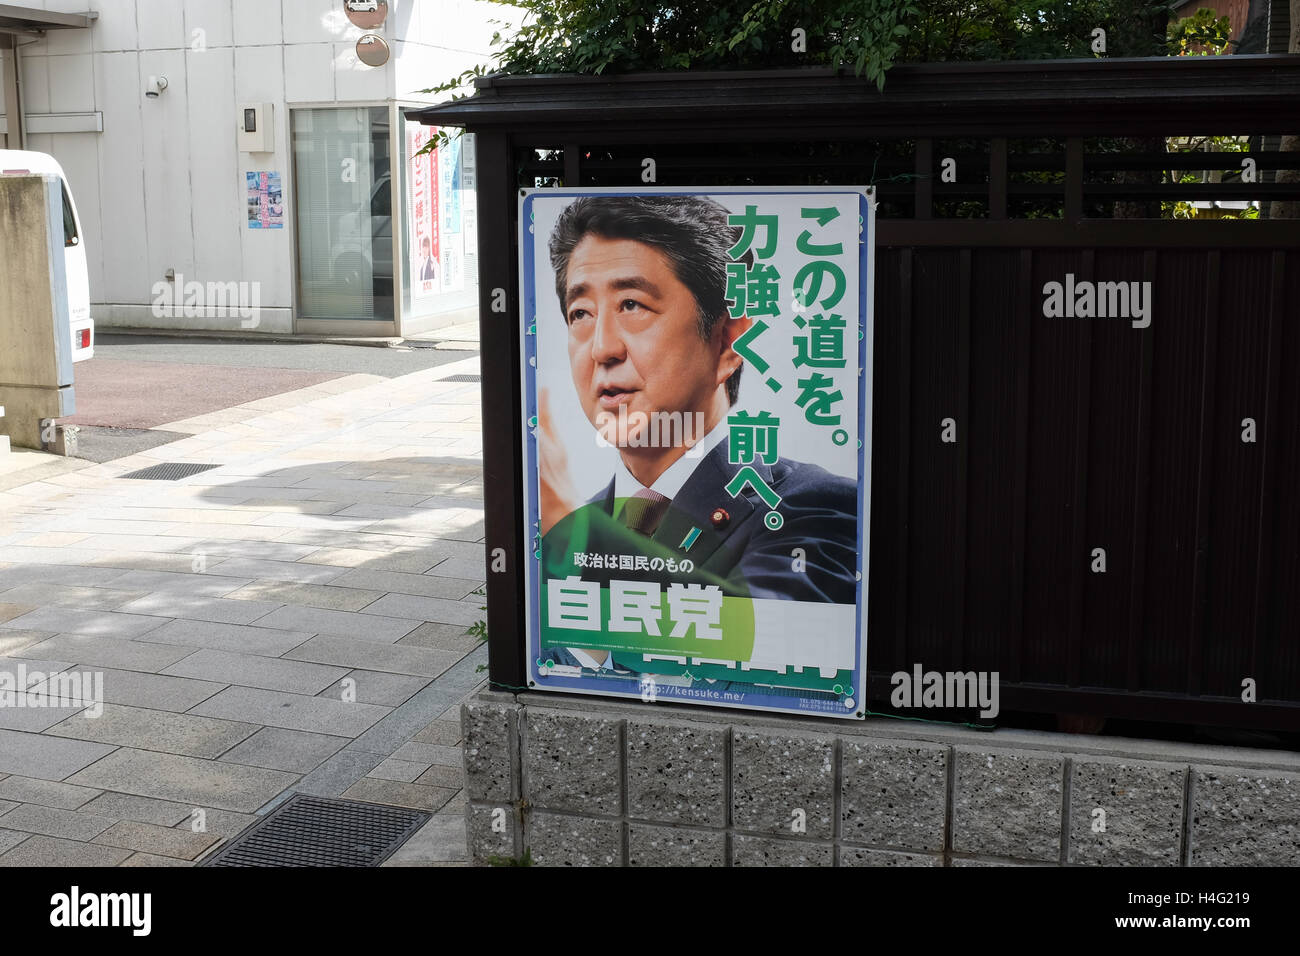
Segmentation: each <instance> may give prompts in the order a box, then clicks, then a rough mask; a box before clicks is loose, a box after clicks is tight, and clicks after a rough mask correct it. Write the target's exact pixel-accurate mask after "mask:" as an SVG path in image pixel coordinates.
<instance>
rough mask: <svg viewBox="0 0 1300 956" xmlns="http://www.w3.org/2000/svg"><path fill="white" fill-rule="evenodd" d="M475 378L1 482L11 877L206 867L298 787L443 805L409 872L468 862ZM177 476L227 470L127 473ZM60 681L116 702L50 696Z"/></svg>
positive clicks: (333, 396)
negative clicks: (96, 688) (465, 718)
mask: <svg viewBox="0 0 1300 956" xmlns="http://www.w3.org/2000/svg"><path fill="white" fill-rule="evenodd" d="M478 371H479V369H478V359H477V357H474V358H468V359H466V360H464V361H461V362H456V363H454V364H450V365H444V366H440V367H438V368H436V369H432V370H426V371H421V372H417V373H413V374H410V375H406V376H403V377H400V378H395V379H381V380H378V381H374V380H373V377H371V376H347V377H345V378H341V379H336V380H333V381H329V382H323V383H320V384H319V385H315V386H313V387H311V388H307V389H302V390H299V391H296V392H290V393H287V394H285V395H278V396H274V397H272V398H266V399H262V400H260V401H256V402H251V403H249V404H247V405H243V406H238V407H236V408H233V409H228V410H225V411H223V412H218V413H213V414H212V415H206V416H201V417H199V418H196V419H190V420H187V421H184V422H173V423H169V424H166V425H162V426H160V427H162V428H164V429H167V430H170V431H177V432H183V433H186V434H188V435H190V437H188V438H185V439H183V440H180V441H177V442H174V443H172V444H169V445H163V446H159V447H156V448H152V449H149V450H148V451H147V452H142V453H141V454H138V455H133V456H131V457H130V458H123V459H119V460H117V461H113V462H109V463H107V464H102V465H94V466H92V467H87V468H82V469H80V470H77V471H72V472H67V473H62V474H57V475H54V476H52V477H48V476H47V477H45V479H44V480H40V481H33V482H30V483H27V484H23V485H19V486H17V487H13V488H10V489H8V490H7V491H3V492H0V680H5V675H8V677H7V679H8V681H9V682H10V686H25V687H26V692H25V694H22V695H21V696H14V695H12V694H11V695H9V696H8V697H3V696H2V695H0V866H38V865H39V866H50V865H83V866H84V865H89V866H164V865H166V866H189V865H193V864H195V863H196V862H200V861H201V860H202V859H203V858H204V857H206V856H207V855H209V854H211V853H212V852H213V851H214V850H215V849H217V848H218V847H219V846H221V845H222V844H224V843H225V842H226V841H227V840H229V839H230V838H231V837H232V836H234V835H235V834H237V833H238V832H239V831H240V830H242V829H244V827H246V826H247V825H248V824H249V823H252V822H254V821H255V820H256V819H257V815H258V814H262V813H266V812H268V811H269V810H270V809H273V808H274V807H275V806H278V805H279V804H280V803H281V802H283V801H284V800H286V799H288V797H289V796H290V795H291V794H293V793H294V792H304V793H310V794H315V795H319V796H343V797H348V798H353V799H358V800H365V801H370V802H375V803H388V804H397V805H402V806H409V807H417V808H421V809H424V810H429V811H432V812H433V813H434V814H435V815H434V817H433V819H432V820H431V821H430V822H429V823H428V824H427V825H426V826H425V827H424V828H423V829H422V830H421V831H420V832H419V833H417V834H416V836H414V837H413V838H412V839H411V840H410V841H408V842H407V844H406V845H405V846H403V847H402V848H401V850H399V851H398V853H397V854H396V855H395V856H393V857H392V858H391V859H390V860H389V861H388V864H387V865H391V866H410V865H454V864H463V863H464V862H465V859H466V857H465V838H464V822H463V820H464V818H463V812H464V811H463V807H464V797H463V793H462V770H461V757H460V749H459V746H458V744H459V743H460V726H459V715H458V708H459V703H460V701H461V700H462V699H463V698H465V697H466V696H468V695H469V694H471V693H473V692H474V690H476V689H477V688H478V687H479V686H481V685H482V684H483V682H484V674H483V673H481V672H480V671H479V670H478V668H479V665H481V664H483V663H485V662H486V650H485V648H482V647H480V646H479V645H478V642H477V641H476V640H475V639H474V638H472V637H468V636H466V635H465V630H466V628H467V626H468V625H470V624H472V623H474V622H475V621H476V620H478V619H479V618H480V617H481V616H482V612H481V611H480V605H481V602H482V600H483V599H482V597H481V595H480V594H478V593H476V592H477V591H479V589H480V588H481V587H482V584H483V568H484V560H483V483H482V468H481V458H482V442H481V434H480V415H479V385H478V382H477V375H478ZM467 376H468V378H467ZM164 461H166V462H176V461H180V462H201V463H211V464H217V465H219V467H217V468H215V469H212V470H209V471H205V472H203V473H201V474H197V475H193V476H191V477H187V478H182V479H180V480H177V481H142V480H137V479H128V478H123V477H122V476H123V475H125V474H127V473H129V472H132V471H135V470H137V469H140V468H145V467H148V466H150V465H154V464H158V463H160V462H164ZM52 674H66V675H73V676H78V677H85V678H86V679H88V680H90V681H102V705H101V706H99V707H97V706H95V705H93V704H92V705H91V706H89V707H87V706H84V705H82V704H80V703H74V704H73V705H72V706H65V707H49V706H44V705H45V704H46V703H48V701H49V699H50V695H52V694H54V693H55V691H56V690H57V688H58V687H59V686H60V683H63V684H65V685H66V680H63V679H51V676H50V675H52ZM20 677H21V683H20ZM64 689H65V691H66V686H65V688H64ZM66 696H67V695H66V693H65V695H64V699H65V700H66ZM97 711H98V713H96V712H97ZM196 821H202V828H201V829H199V831H198V832H196Z"/></svg>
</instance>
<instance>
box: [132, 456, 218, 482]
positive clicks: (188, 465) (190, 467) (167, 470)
mask: <svg viewBox="0 0 1300 956" xmlns="http://www.w3.org/2000/svg"><path fill="white" fill-rule="evenodd" d="M220 467H221V466H220V465H204V464H200V463H199V462H195V461H165V462H163V463H162V464H161V465H150V466H149V467H148V468H141V469H140V470H139V471H132V472H129V473H127V474H125V475H119V476H118V477H120V478H140V479H144V480H146V481H176V480H177V479H178V478H188V477H189V476H190V475H197V474H199V473H200V472H204V471H211V470H212V469H213V468H220Z"/></svg>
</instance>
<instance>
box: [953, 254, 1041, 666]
mask: <svg viewBox="0 0 1300 956" xmlns="http://www.w3.org/2000/svg"><path fill="white" fill-rule="evenodd" d="M1020 259H1021V254H1020V253H1019V252H1016V251H1014V250H1009V249H1006V250H1004V249H992V250H977V251H976V252H975V253H974V255H973V257H972V262H971V294H970V302H971V305H970V363H969V368H970V373H969V374H970V385H969V395H970V398H969V402H968V405H969V410H968V411H967V412H966V417H967V418H968V419H969V421H970V424H969V426H968V427H967V429H966V433H967V438H968V440H967V442H966V445H965V452H964V454H965V457H966V459H967V466H966V480H965V482H964V487H965V488H966V529H967V531H966V547H965V553H966V591H965V607H966V614H965V619H966V633H965V642H966V667H967V668H973V669H976V670H988V671H998V672H999V673H1000V674H1001V675H1002V677H1003V679H1006V678H1007V670H1006V665H1007V663H1008V662H1009V661H1010V660H1011V658H1012V631H1013V628H1014V627H1015V621H1016V619H1017V616H1018V609H1017V608H1016V607H1015V606H1014V604H1013V593H1014V587H1013V581H1014V579H1015V575H1016V569H1017V568H1020V567H1022V566H1023V565H1022V563H1021V561H1020V560H1019V559H1018V555H1017V553H1016V552H1015V549H1014V546H1013V541H1014V533H1013V532H1014V529H1015V527H1016V522H1017V519H1018V518H1019V516H1020V515H1021V507H1020V504H1019V503H1018V502H1019V499H1018V498H1017V497H1016V495H1015V494H1014V492H1012V489H1013V488H1014V487H1015V486H1016V483H1017V481H1018V480H1019V476H1018V472H1017V468H1016V462H1017V458H1016V450H1017V443H1018V442H1019V440H1020V438H1021V432H1020V430H1019V419H1018V415H1017V413H1018V410H1023V407H1022V406H1019V405H1018V404H1017V398H1018V383H1019V381H1020V373H1021V367H1020V366H1019V365H1018V362H1017V350H1018V349H1019V348H1021V347H1022V344H1023V343H1022V342H1021V341H1020V340H1019V338H1020V336H1023V335H1024V334H1025V329H1026V328H1027V314H1026V308H1025V307H1023V303H1021V302H1020V300H1019V298H1018V296H1019V295H1020V291H1019V290H1020V288H1021V285H1022V283H1021V278H1020ZM1024 285H1025V286H1027V282H1026V283H1024ZM1012 303H1016V307H1015V308H1010V306H1011V304H1012ZM1022 318H1023V319H1024V320H1025V321H1024V322H1022V321H1021V320H1022ZM1021 397H1023V396H1021ZM1021 527H1022V531H1023V525H1022V526H1021Z"/></svg>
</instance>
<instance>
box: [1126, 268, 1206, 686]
mask: <svg viewBox="0 0 1300 956" xmlns="http://www.w3.org/2000/svg"><path fill="white" fill-rule="evenodd" d="M1206 260H1207V255H1206V254H1205V253H1204V252H1196V251H1190V250H1175V251H1165V252H1162V253H1161V254H1160V257H1159V261H1158V262H1157V266H1156V282H1155V290H1156V294H1155V318H1154V319H1153V321H1152V328H1154V329H1155V330H1156V335H1155V341H1154V356H1153V369H1152V372H1151V448H1150V454H1149V458H1148V464H1149V475H1150V480H1149V483H1150V489H1151V491H1150V495H1149V498H1148V502H1147V511H1146V521H1147V536H1146V554H1147V559H1146V577H1145V586H1144V588H1143V601H1144V604H1145V610H1144V624H1143V635H1142V641H1141V648H1140V653H1141V667H1140V668H1139V671H1140V675H1141V686H1140V687H1138V688H1137V689H1138V690H1141V691H1170V692H1178V693H1185V692H1186V690H1187V652H1188V616H1189V614H1190V609H1191V602H1192V587H1193V584H1192V581H1193V575H1194V569H1195V551H1196V547H1195V540H1196V539H1195V536H1196V489H1197V469H1198V464H1199V460H1200V459H1199V451H1198V450H1199V447H1200V446H1199V444H1198V441H1199V434H1200V420H1199V409H1200V405H1201V395H1202V385H1203V371H1204V359H1205V324H1206V323H1205V301H1204V299H1205V275H1206Z"/></svg>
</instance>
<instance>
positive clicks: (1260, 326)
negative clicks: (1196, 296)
mask: <svg viewBox="0 0 1300 956" xmlns="http://www.w3.org/2000/svg"><path fill="white" fill-rule="evenodd" d="M1269 259H1270V257H1268V256H1262V255H1258V254H1255V253H1249V252H1236V251H1224V252H1223V253H1222V255H1221V257H1220V269H1221V276H1220V282H1219V287H1220V296H1221V298H1220V300H1219V308H1218V311H1219V327H1218V334H1217V336H1216V342H1215V348H1214V391H1213V396H1214V405H1213V407H1212V414H1211V418H1210V421H1211V423H1212V425H1211V431H1210V443H1211V445H1212V451H1211V459H1210V488H1211V493H1210V500H1209V525H1208V541H1209V549H1208V552H1207V554H1206V566H1205V567H1206V595H1205V603H1206V617H1205V631H1204V635H1203V642H1202V648H1203V650H1202V653H1203V658H1202V660H1203V663H1202V669H1201V689H1202V692H1203V693H1206V694H1215V695H1218V694H1240V692H1241V680H1242V678H1243V677H1245V676H1247V675H1246V673H1245V672H1246V670H1247V668H1248V667H1249V656H1250V644H1251V635H1253V634H1254V633H1255V587H1256V581H1257V580H1258V570H1259V569H1258V558H1259V513H1260V512H1259V509H1260V477H1261V475H1262V473H1263V467H1262V466H1263V455H1264V450H1265V447H1266V444H1265V440H1264V438H1263V434H1262V428H1261V426H1262V423H1263V422H1264V421H1265V420H1266V419H1267V403H1268V391H1267V385H1268V343H1269V312H1270V291H1271V290H1270V285H1271V282H1270V272H1271V269H1270V261H1269ZM1245 418H1253V419H1254V420H1255V423H1256V441H1255V442H1254V443H1253V444H1248V443H1245V442H1243V441H1242V440H1241V432H1242V424H1241V423H1242V420H1243V419H1245Z"/></svg>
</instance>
